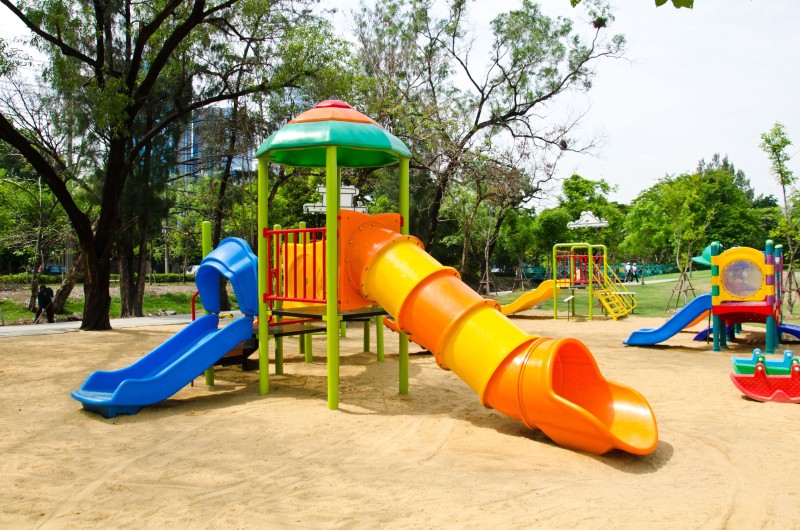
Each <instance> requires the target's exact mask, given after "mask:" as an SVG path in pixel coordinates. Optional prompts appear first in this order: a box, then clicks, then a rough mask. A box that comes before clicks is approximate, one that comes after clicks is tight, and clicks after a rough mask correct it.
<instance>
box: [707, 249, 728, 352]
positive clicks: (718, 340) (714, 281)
mask: <svg viewBox="0 0 800 530" xmlns="http://www.w3.org/2000/svg"><path fill="white" fill-rule="evenodd" d="M716 256H719V242H718V241H714V242H713V243H711V300H712V303H711V305H712V308H713V306H714V304H716V303H717V297H719V265H716V264H715V261H716V260H715V259H714V258H715V257H716ZM712 314H713V310H712ZM711 331H712V333H713V334H714V346H713V348H712V350H713V351H716V352H719V351H722V348H723V346H725V347H727V343H726V342H725V330H723V329H722V319H721V318H720V317H719V315H713V318H712V319H711Z"/></svg>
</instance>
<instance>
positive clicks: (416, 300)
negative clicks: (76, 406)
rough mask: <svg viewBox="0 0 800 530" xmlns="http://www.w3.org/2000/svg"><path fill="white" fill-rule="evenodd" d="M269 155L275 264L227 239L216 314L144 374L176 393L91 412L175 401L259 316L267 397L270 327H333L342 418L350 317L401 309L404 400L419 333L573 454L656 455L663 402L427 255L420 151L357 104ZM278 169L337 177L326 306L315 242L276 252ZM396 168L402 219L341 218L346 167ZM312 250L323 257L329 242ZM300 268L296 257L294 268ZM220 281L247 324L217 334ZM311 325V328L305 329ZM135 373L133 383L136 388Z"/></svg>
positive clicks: (330, 113)
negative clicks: (417, 227)
mask: <svg viewBox="0 0 800 530" xmlns="http://www.w3.org/2000/svg"><path fill="white" fill-rule="evenodd" d="M256 156H257V158H258V175H259V181H258V189H259V211H258V222H259V233H260V235H261V236H262V237H260V238H259V243H258V250H259V255H260V256H262V257H263V258H264V259H260V260H256V259H255V256H254V255H253V253H252V252H251V251H250V249H249V247H247V245H246V244H243V243H244V242H243V241H241V240H225V241H224V242H223V243H225V244H221V245H220V246H219V247H218V248H217V249H215V250H214V251H212V252H211V253H210V254H209V255H208V256H206V258H205V259H204V260H203V261H202V263H201V264H200V267H199V269H198V272H197V275H196V281H197V285H198V290H200V291H201V296H202V297H203V298H202V300H203V305H204V307H205V309H206V310H208V311H211V314H209V315H206V316H204V317H202V318H200V319H198V320H197V321H195V322H193V323H192V324H190V325H189V326H187V328H185V329H184V330H182V331H181V332H179V333H178V334H177V335H176V336H175V337H173V339H174V340H173V339H170V341H167V343H165V344H164V345H162V346H161V347H159V348H157V349H156V350H154V351H153V352H151V354H148V355H146V356H145V357H144V358H143V359H141V360H140V361H137V363H134V365H132V367H131V368H133V367H134V366H137V365H146V366H147V369H148V370H147V372H146V374H144V375H151V376H152V377H150V379H160V380H162V381H163V380H166V381H163V382H165V384H164V385H163V388H162V392H161V393H160V394H158V395H155V397H152V396H145V395H144V393H142V392H140V393H134V394H133V397H132V398H131V401H132V402H133V404H132V405H131V408H127V409H125V408H122V407H123V406H124V405H123V404H122V403H118V404H117V405H118V408H116V409H115V410H113V411H111V410H109V408H106V409H105V410H100V409H97V408H95V409H92V408H91V403H88V402H90V401H91V399H92V398H93V394H99V393H106V394H108V393H109V391H111V390H112V389H111V387H112V386H113V384H114V383H113V382H110V383H108V384H106V383H101V384H98V385H97V386H95V387H94V388H93V389H92V390H90V389H88V388H83V387H82V389H81V390H79V391H76V392H75V393H73V396H74V397H76V399H80V400H81V401H82V402H83V403H84V406H86V405H87V403H88V404H89V405H90V406H89V407H86V408H89V409H90V410H96V411H98V412H113V413H121V412H122V413H132V412H135V410H133V407H140V406H143V405H146V404H150V403H152V402H154V401H153V399H156V398H158V399H156V400H160V399H164V398H165V397H167V395H171V393H174V392H176V391H177V390H178V389H179V388H181V387H182V386H183V385H185V384H187V383H188V381H189V380H191V377H193V376H196V375H197V374H198V373H200V372H201V371H202V370H203V369H205V368H207V367H208V366H210V365H211V364H213V362H214V360H215V359H218V358H220V357H221V356H223V355H225V353H226V352H228V351H229V350H230V349H231V348H233V347H234V346H235V345H236V344H237V343H239V342H240V341H241V340H244V339H245V338H247V337H249V336H250V335H251V334H252V325H253V316H255V315H260V318H259V320H258V340H259V380H260V385H259V389H260V392H261V393H262V394H266V393H267V392H268V390H269V375H268V374H269V370H268V366H269V341H270V338H272V337H278V333H277V332H276V329H275V328H276V327H278V328H280V327H281V326H282V325H284V324H283V323H279V324H278V325H277V326H270V323H269V318H267V316H268V315H269V316H272V317H274V318H275V319H277V318H278V317H298V316H299V317H308V318H316V319H317V320H320V319H324V329H325V331H326V340H327V374H328V407H329V408H331V409H336V408H337V407H338V386H339V341H338V339H339V334H338V331H339V324H340V322H341V321H342V320H346V319H347V318H351V317H356V318H360V319H363V318H365V317H370V318H371V317H372V316H376V315H383V314H385V313H388V314H389V315H390V316H391V317H392V318H393V319H394V320H395V322H396V323H397V325H398V327H399V329H400V330H401V331H402V332H403V333H401V335H400V347H399V379H400V384H399V387H400V388H399V390H400V393H407V392H408V334H413V336H414V340H415V341H416V342H418V343H419V344H421V345H422V346H423V347H425V348H427V349H429V350H430V351H431V352H432V353H433V354H434V356H435V357H436V360H437V362H438V363H439V364H440V366H442V367H446V368H447V369H450V370H452V371H453V372H454V373H455V374H457V375H458V376H459V377H460V378H461V379H463V380H464V381H465V382H466V383H467V384H468V385H469V386H470V387H472V388H473V389H474V390H475V391H476V392H477V393H478V396H479V399H480V402H481V403H482V404H484V405H485V406H487V407H492V408H496V409H497V410H498V411H500V412H503V413H505V414H507V415H510V416H512V417H514V418H516V419H519V420H520V421H522V422H523V423H525V424H526V425H527V426H529V427H531V428H539V429H541V430H542V431H543V432H544V433H545V434H546V435H547V436H549V437H550V438H551V439H552V440H553V441H555V442H556V443H558V444H560V445H563V446H565V447H569V448H572V449H577V450H582V451H588V452H591V453H596V454H602V453H605V452H607V451H609V450H611V449H614V448H618V449H621V450H624V451H628V452H630V453H634V454H648V453H650V452H652V451H653V450H654V449H655V447H656V445H657V443H658V430H657V425H656V420H655V416H654V414H653V411H652V409H651V408H650V405H649V404H648V403H647V401H646V400H645V399H644V397H642V396H641V395H640V394H639V393H638V392H636V391H635V390H633V389H631V388H628V387H625V386H623V385H619V384H617V383H614V382H612V381H608V380H606V379H605V378H604V377H603V376H602V374H601V373H600V371H599V369H598V367H597V363H596V362H595V360H594V358H593V357H592V355H591V353H590V352H589V350H588V349H587V348H586V346H585V345H583V344H582V343H581V342H579V341H577V340H575V339H570V338H564V339H558V340H554V339H548V338H542V337H538V336H531V335H527V334H526V333H525V332H523V331H522V330H521V329H520V328H519V327H517V326H516V325H515V324H513V323H512V322H511V321H510V320H508V319H507V318H506V317H505V316H503V315H502V313H501V312H500V311H499V310H498V309H499V307H498V305H497V303H496V302H493V301H490V300H485V299H483V298H482V297H481V296H479V295H478V294H477V293H475V292H474V291H473V290H472V289H470V288H469V287H468V286H466V285H465V284H464V283H462V282H461V281H460V279H459V277H458V273H457V272H456V271H455V270H454V269H452V268H450V267H444V266H442V265H441V264H439V263H438V262H437V261H436V260H434V259H433V258H432V257H431V256H430V255H428V254H427V253H425V251H424V250H422V245H421V243H420V242H419V240H417V239H416V238H414V237H411V236H409V235H408V223H407V222H405V220H407V219H408V218H409V217H408V191H409V190H408V171H409V159H410V152H409V151H408V148H406V146H405V145H404V144H403V143H402V142H400V140H398V139H397V138H395V137H394V136H392V135H391V134H389V133H388V132H386V131H384V130H383V129H382V128H381V127H380V126H378V125H377V124H376V123H375V122H374V121H372V120H370V119H369V118H367V117H366V116H364V115H363V114H361V113H359V112H357V111H355V110H354V109H352V108H351V107H350V106H349V105H347V104H346V103H344V102H341V101H325V102H322V103H320V104H319V105H317V107H315V108H314V109H311V110H310V111H307V112H305V113H303V114H301V115H300V116H298V117H297V118H295V119H294V120H292V121H291V122H290V123H289V124H287V125H286V126H284V127H283V128H282V129H280V130H279V131H277V132H276V133H274V134H273V135H272V136H270V137H269V138H268V139H267V140H266V141H265V142H264V143H263V144H262V146H261V148H260V149H259V151H258V153H257V155H256ZM269 162H276V163H281V164H286V165H290V166H303V167H324V168H325V175H326V189H327V190H328V199H327V204H326V227H325V234H327V235H330V234H337V235H338V238H337V237H324V239H322V241H323V243H322V244H321V247H320V248H321V249H322V256H321V259H320V261H322V262H323V263H324V273H323V274H322V275H321V278H322V283H323V285H322V289H321V290H322V291H324V294H325V298H324V300H318V299H316V298H317V297H316V293H317V290H318V289H317V285H318V283H317V285H315V283H314V282H318V279H317V278H319V276H318V267H317V265H316V262H315V260H316V259H317V258H315V257H314V256H315V255H316V254H315V253H314V251H313V250H312V251H311V258H310V261H311V262H312V266H310V267H309V266H308V263H309V257H308V253H305V254H303V256H304V257H303V258H302V259H301V258H300V254H301V252H299V248H300V245H302V244H303V242H304V241H305V238H306V234H305V233H303V232H300V231H296V232H294V234H295V236H294V237H295V238H300V239H301V241H298V240H297V239H295V245H294V247H291V248H292V250H291V251H290V250H288V249H289V248H290V247H289V246H288V244H287V245H285V248H286V249H287V250H286V251H285V252H284V253H283V254H282V255H281V254H280V253H279V252H278V251H273V252H274V255H272V254H270V252H271V251H270V244H271V242H272V244H274V239H270V236H272V237H273V238H274V237H275V236H276V234H275V233H273V234H270V231H269V230H267V221H268V217H267V213H268V212H267V196H268V187H267V178H268V173H269V172H268V169H269V168H268V163H269ZM393 164H398V165H399V180H400V182H399V188H400V214H399V215H398V214H382V215H379V216H368V215H366V214H360V213H357V212H352V211H340V209H339V208H338V206H339V204H340V202H339V197H338V190H339V189H340V185H341V168H342V167H350V168H356V167H375V166H387V165H393ZM340 219H341V224H340ZM298 230H299V229H298ZM314 230H318V229H314ZM280 246H284V245H280ZM311 246H312V247H314V248H316V240H315V241H314V243H313V244H312V245H311ZM296 250H297V251H298V257H297V258H294V259H292V260H289V259H288V256H290V255H291V256H292V257H294V251H296ZM268 256H269V257H268ZM278 256H282V258H280V259H279V258H278ZM289 261H292V262H293V270H292V271H290V270H289ZM256 269H257V272H254V271H256ZM220 275H224V276H225V277H227V278H228V279H229V280H230V281H231V283H232V285H233V287H234V291H235V293H236V296H237V299H238V300H239V304H240V308H241V310H242V311H243V312H244V313H245V316H244V317H243V318H240V319H237V320H234V321H233V322H232V323H230V324H228V325H227V326H225V327H223V328H220V329H217V326H218V323H219V315H218V312H219V307H218V306H219V292H218V290H217V289H216V287H217V285H218V281H219V277H220ZM309 275H310V277H309ZM215 282H216V283H215ZM256 282H257V283H258V288H256V287H255V283H256ZM212 285H213V286H214V288H211V287H210V286H212ZM308 285H311V288H309V287H308ZM310 293H312V294H314V296H313V297H312V296H310ZM279 302H280V303H279ZM288 302H300V303H302V304H309V305H312V304H313V305H312V306H311V307H299V308H290V309H287V308H286V306H285V305H283V306H282V305H281V304H286V303H288ZM292 325H294V324H292ZM302 325H303V327H304V328H306V327H307V325H306V324H305V323H303V324H302ZM189 330H194V332H193V333H189ZM179 337H180V338H179ZM222 338H224V339H225V340H221V339H222ZM171 341H172V342H171ZM278 343H279V339H277V340H276V353H275V367H276V371H277V370H278V369H279V367H280V366H281V364H282V360H281V359H279V355H280V354H279V351H278V348H277V344H278ZM145 360H147V361H146V362H145ZM119 372H122V371H119ZM128 375H130V376H131V377H130V378H129V379H124V378H125V377H127V376H128ZM93 376H94V374H93ZM93 376H90V378H89V379H87V383H86V384H84V387H86V386H87V384H88V383H89V380H91V379H93ZM187 377H189V379H188V380H187V379H186V378H187ZM135 378H139V379H141V377H140V374H138V373H130V372H128V373H126V374H118V375H117V376H116V380H117V381H119V380H121V379H122V380H123V381H122V382H121V383H119V384H118V385H117V386H118V388H122V387H125V386H128V387H137V386H138V385H139V383H138V382H137V381H135V380H133V379H135ZM95 379H99V378H95ZM98 382H99V381H98ZM166 383H169V384H166ZM111 393H112V394H113V392H111ZM81 398H83V399H81ZM137 399H138V400H139V401H138V403H137V402H136V400H137ZM137 410H138V408H137Z"/></svg>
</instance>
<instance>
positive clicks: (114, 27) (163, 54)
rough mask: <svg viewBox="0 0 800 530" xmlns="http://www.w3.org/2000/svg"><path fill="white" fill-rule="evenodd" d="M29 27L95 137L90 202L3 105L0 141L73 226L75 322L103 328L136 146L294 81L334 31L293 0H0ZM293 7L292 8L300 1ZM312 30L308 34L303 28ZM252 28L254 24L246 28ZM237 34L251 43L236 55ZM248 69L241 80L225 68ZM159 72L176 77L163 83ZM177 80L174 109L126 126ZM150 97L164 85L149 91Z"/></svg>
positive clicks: (51, 75)
mask: <svg viewBox="0 0 800 530" xmlns="http://www.w3.org/2000/svg"><path fill="white" fill-rule="evenodd" d="M0 3H1V4H2V5H4V6H5V7H6V8H7V9H8V11H9V12H10V13H11V14H12V15H13V16H15V17H16V18H18V19H19V20H20V21H21V22H22V23H23V24H24V25H25V26H26V27H27V28H28V30H29V31H30V33H31V40H32V42H33V43H34V44H35V45H36V46H37V47H38V48H39V49H40V50H41V51H42V52H44V53H45V54H46V55H47V56H48V57H49V64H48V66H47V68H46V69H45V80H46V81H47V82H49V83H50V84H51V85H52V86H53V87H54V88H55V89H56V90H57V91H58V93H59V94H60V96H61V97H62V99H66V98H68V99H69V102H70V105H69V106H68V107H69V110H70V112H71V114H72V115H73V116H80V117H81V119H83V120H84V121H85V123H86V125H87V129H86V130H87V135H86V136H84V138H83V139H82V141H83V142H97V144H99V145H100V151H101V152H100V154H101V164H100V166H99V167H98V168H97V171H96V172H94V176H95V177H96V179H95V181H94V182H93V191H95V192H96V194H97V197H98V199H99V200H98V208H97V209H96V211H95V210H85V209H83V208H81V206H80V205H79V202H78V201H77V200H76V196H75V195H74V193H73V192H74V188H72V187H71V186H70V185H69V182H70V180H72V179H77V180H82V181H83V182H84V183H86V182H87V180H88V179H87V175H76V174H71V173H70V171H69V167H70V166H69V164H67V163H66V162H65V161H64V159H65V157H64V153H63V152H61V151H58V150H52V149H47V148H46V146H44V145H42V143H40V142H37V141H35V139H34V137H35V131H32V130H30V129H29V128H26V127H25V125H24V124H23V123H20V122H19V121H17V120H14V119H13V117H11V115H9V114H8V112H7V111H6V110H3V111H2V112H0V141H3V142H7V143H8V144H9V145H11V146H12V147H13V148H14V149H16V150H17V151H18V152H19V153H20V154H21V155H22V156H23V157H25V159H26V160H28V162H29V163H30V164H31V166H32V167H33V169H34V170H35V171H36V172H37V173H38V174H39V175H41V177H42V179H43V181H44V182H46V183H47V185H48V187H49V188H50V190H51V191H52V193H53V194H54V195H55V197H56V198H57V200H58V201H59V203H60V204H61V205H62V207H63V208H64V210H65V212H66V215H67V216H68V218H69V220H70V223H71V224H72V226H73V228H74V230H75V233H76V235H77V238H78V242H79V245H80V249H81V255H82V256H83V259H84V266H85V285H84V289H85V293H86V294H85V303H84V315H83V316H84V318H83V322H82V325H81V328H82V329H93V330H103V329H110V322H109V314H108V310H109V306H110V303H111V298H110V295H109V290H108V287H109V278H110V266H111V258H112V251H113V246H114V241H115V238H116V230H117V229H118V220H119V203H120V197H121V196H122V193H123V190H124V187H125V183H126V181H127V179H128V177H129V175H130V174H131V172H132V170H133V168H134V166H135V165H136V163H137V162H138V161H139V159H140V158H141V156H142V154H143V153H144V151H145V147H146V146H147V145H148V144H149V143H150V142H151V141H152V140H153V138H155V137H156V136H158V135H159V134H161V133H162V132H163V131H164V130H165V129H166V128H167V127H168V126H170V125H171V124H173V123H175V122H177V121H179V120H181V119H182V118H183V117H184V116H187V115H189V114H191V113H192V112H194V111H196V110H197V109H200V108H203V107H206V106H209V105H214V104H218V103H220V102H222V101H226V100H230V99H233V98H236V97H239V96H244V95H247V94H253V93H256V92H271V91H275V90H282V89H284V88H287V87H293V86H297V85H299V84H300V83H301V82H302V81H303V80H305V79H307V78H309V77H312V76H313V75H315V73H316V72H318V71H321V70H324V69H325V68H326V67H328V66H329V65H331V64H334V63H335V58H334V57H330V56H329V55H328V54H327V53H326V51H327V49H328V48H326V46H327V43H328V42H331V41H333V40H335V39H333V37H332V36H331V32H330V31H327V30H326V29H325V28H326V25H325V24H324V23H322V22H320V21H315V20H313V19H312V18H311V17H310V15H309V14H308V12H307V11H306V10H304V9H302V7H303V2H302V1H301V0H297V1H286V2H265V1H263V0H219V1H218V2H215V3H208V2H207V1H206V0H192V1H190V2H179V1H177V0H169V1H167V2H165V3H160V4H153V3H144V4H142V3H134V2H131V1H130V0H123V1H121V2H115V3H95V4H92V5H91V6H88V5H87V6H86V7H87V9H83V8H82V6H79V5H70V4H64V3H62V2H45V1H39V0H36V1H33V2H30V3H26V4H17V3H15V2H14V1H13V0H0ZM298 7H299V8H301V9H297V8H298ZM254 11H261V12H263V13H267V14H268V15H265V16H264V23H263V24H262V25H261V26H260V27H258V28H257V30H256V31H253V32H252V33H247V32H246V31H247V30H246V29H243V28H246V26H243V25H240V24H239V22H240V18H241V16H242V14H246V13H252V12H254ZM309 24H314V25H315V26H316V27H318V28H320V30H319V31H318V32H317V33H316V34H315V37H316V38H309V32H308V31H306V30H305V28H306V27H307V26H308V25H309ZM251 29H252V28H251ZM245 43H248V44H249V43H254V45H256V44H257V45H258V46H259V54H257V55H256V54H253V55H250V56H249V60H247V61H245V60H241V59H240V60H236V59H235V58H236V57H239V58H241V57H242V55H241V53H240V52H241V50H242V48H243V47H244V46H245ZM242 70H246V71H248V72H249V73H251V76H250V77H248V79H250V80H252V81H249V82H247V83H246V84H245V85H244V86H242V87H241V88H240V89H238V90H237V89H235V88H234V87H233V84H232V83H231V80H232V79H233V78H234V77H235V76H236V75H237V73H238V72H240V71H242ZM165 80H171V81H175V80H177V81H178V82H176V83H175V82H173V83H169V84H168V83H166V82H165ZM167 86H171V87H173V88H174V90H173V92H172V93H171V95H170V99H171V100H173V101H174V102H175V108H174V110H173V111H172V112H170V113H168V114H166V115H163V116H158V117H157V119H156V120H155V122H154V123H153V124H152V127H151V128H150V129H149V130H148V131H146V132H145V133H144V134H142V135H141V136H139V137H134V136H133V134H132V131H133V129H134V123H135V122H136V120H137V119H138V118H139V117H140V116H141V115H142V113H143V112H144V111H145V109H146V108H147V104H148V101H149V100H150V99H151V98H153V97H154V96H155V94H157V93H158V92H157V88H158V87H162V88H163V87H167ZM158 95H159V97H164V95H163V94H161V93H158Z"/></svg>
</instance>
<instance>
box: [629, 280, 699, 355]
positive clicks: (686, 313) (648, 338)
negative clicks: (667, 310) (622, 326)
mask: <svg viewBox="0 0 800 530" xmlns="http://www.w3.org/2000/svg"><path fill="white" fill-rule="evenodd" d="M710 310H711V293H706V294H701V295H700V296H698V297H697V298H695V299H694V300H692V301H691V302H689V303H688V304H686V306H685V307H684V308H683V309H681V310H680V311H678V312H677V313H675V314H674V315H672V318H670V319H669V320H667V321H666V322H664V324H663V325H662V326H661V327H659V328H655V329H653V328H642V329H640V330H638V331H634V332H633V333H631V336H630V337H628V340H626V341H623V344H627V345H628V346H652V345H653V344H658V343H659V342H663V341H665V340H667V339H668V338H670V337H672V336H674V335H675V334H676V333H678V332H680V331H681V330H682V329H683V328H685V327H686V326H688V325H689V324H691V323H692V321H693V320H694V319H696V318H697V317H699V316H700V315H702V314H703V312H705V311H710Z"/></svg>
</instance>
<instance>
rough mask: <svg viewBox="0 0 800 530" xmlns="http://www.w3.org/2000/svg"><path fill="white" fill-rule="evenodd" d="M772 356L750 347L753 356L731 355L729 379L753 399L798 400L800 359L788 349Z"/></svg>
mask: <svg viewBox="0 0 800 530" xmlns="http://www.w3.org/2000/svg"><path fill="white" fill-rule="evenodd" d="M772 357H774V358H770V357H768V356H767V355H764V354H762V353H761V350H758V349H756V350H753V355H752V357H736V356H733V357H731V363H732V364H733V373H731V381H733V384H734V385H735V386H736V388H738V389H739V391H740V392H741V393H742V394H744V395H745V396H747V397H749V398H750V399H755V400H756V401H776V402H778V403H800V359H798V358H797V357H795V356H794V354H793V353H792V352H791V351H790V350H786V351H784V352H783V355H780V356H772Z"/></svg>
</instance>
